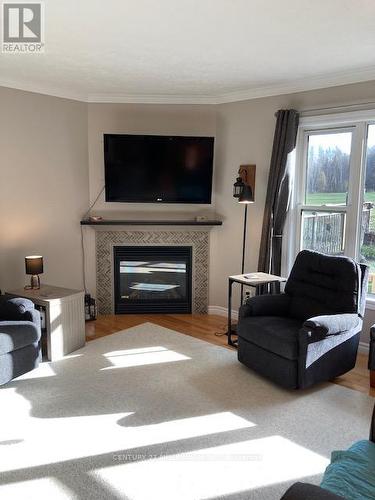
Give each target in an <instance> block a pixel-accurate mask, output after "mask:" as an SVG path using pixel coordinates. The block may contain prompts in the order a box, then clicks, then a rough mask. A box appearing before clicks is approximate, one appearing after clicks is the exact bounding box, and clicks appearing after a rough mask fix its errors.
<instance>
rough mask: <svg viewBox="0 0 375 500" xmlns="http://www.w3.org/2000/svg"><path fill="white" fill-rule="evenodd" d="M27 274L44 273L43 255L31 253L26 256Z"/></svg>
mask: <svg viewBox="0 0 375 500" xmlns="http://www.w3.org/2000/svg"><path fill="white" fill-rule="evenodd" d="M25 268H26V274H31V275H32V276H34V275H38V274H42V273H43V257H42V256H41V255H29V256H28V257H25Z"/></svg>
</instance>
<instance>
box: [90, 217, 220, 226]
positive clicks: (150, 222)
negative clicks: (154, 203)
mask: <svg viewBox="0 0 375 500" xmlns="http://www.w3.org/2000/svg"><path fill="white" fill-rule="evenodd" d="M222 224H223V221H221V220H216V219H215V220H211V219H205V220H199V221H198V220H196V219H191V220H187V219H186V220H173V219H169V220H155V219H147V220H138V219H128V220H120V219H102V220H99V221H91V220H90V219H83V220H81V226H221V225H222Z"/></svg>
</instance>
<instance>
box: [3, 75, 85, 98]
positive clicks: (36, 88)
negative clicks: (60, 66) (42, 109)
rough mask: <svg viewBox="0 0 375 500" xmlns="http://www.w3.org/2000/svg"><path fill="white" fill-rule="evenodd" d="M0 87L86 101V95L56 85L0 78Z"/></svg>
mask: <svg viewBox="0 0 375 500" xmlns="http://www.w3.org/2000/svg"><path fill="white" fill-rule="evenodd" d="M0 87H5V88H8V89H12V90H21V91H23V92H31V93H33V94H42V95H47V96H50V97H58V98H60V99H69V100H71V101H79V102H87V96H86V95H84V94H80V93H75V92H67V91H65V90H62V89H59V88H57V87H49V86H48V87H47V86H44V85H34V84H27V83H20V82H15V81H12V80H5V79H2V78H1V79H0Z"/></svg>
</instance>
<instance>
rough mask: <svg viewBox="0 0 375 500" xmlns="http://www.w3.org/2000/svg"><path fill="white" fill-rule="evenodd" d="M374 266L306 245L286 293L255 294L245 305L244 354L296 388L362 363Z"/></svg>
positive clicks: (240, 336)
mask: <svg viewBox="0 0 375 500" xmlns="http://www.w3.org/2000/svg"><path fill="white" fill-rule="evenodd" d="M367 281H368V267H367V266H365V265H362V264H357V263H356V262H355V261H353V260H352V259H349V258H347V257H336V256H328V255H324V254H321V253H318V252H312V251H309V250H303V251H302V252H300V253H299V254H298V256H297V258H296V261H295V263H294V266H293V268H292V271H291V273H290V276H289V279H288V281H287V283H286V285H285V293H281V294H276V295H260V296H256V297H252V298H251V299H249V301H248V302H247V303H246V304H244V305H243V306H242V307H241V308H240V312H239V322H238V359H239V361H240V362H241V363H243V364H245V365H246V366H248V367H249V368H252V369H253V370H254V371H256V372H258V373H260V374H261V375H263V376H265V377H268V378H270V379H271V380H273V381H274V382H276V383H278V384H280V385H282V386H284V387H287V388H293V389H300V388H306V387H309V386H311V385H313V384H315V383H317V382H322V381H325V380H331V379H332V378H334V377H338V376H339V375H342V374H343V373H346V372H347V371H349V370H351V369H352V368H353V367H354V365H355V362H356V357H357V350H358V344H359V336H360V332H361V329H362V322H363V314H364V309H365V303H366V290H367Z"/></svg>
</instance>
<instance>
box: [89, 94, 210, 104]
mask: <svg viewBox="0 0 375 500" xmlns="http://www.w3.org/2000/svg"><path fill="white" fill-rule="evenodd" d="M87 102H89V103H98V104H100V103H118V104H120V103H122V104H218V103H217V99H216V97H215V96H209V95H199V94H196V95H195V94H192V95H178V94H154V95H153V94H89V95H88V96H87Z"/></svg>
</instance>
